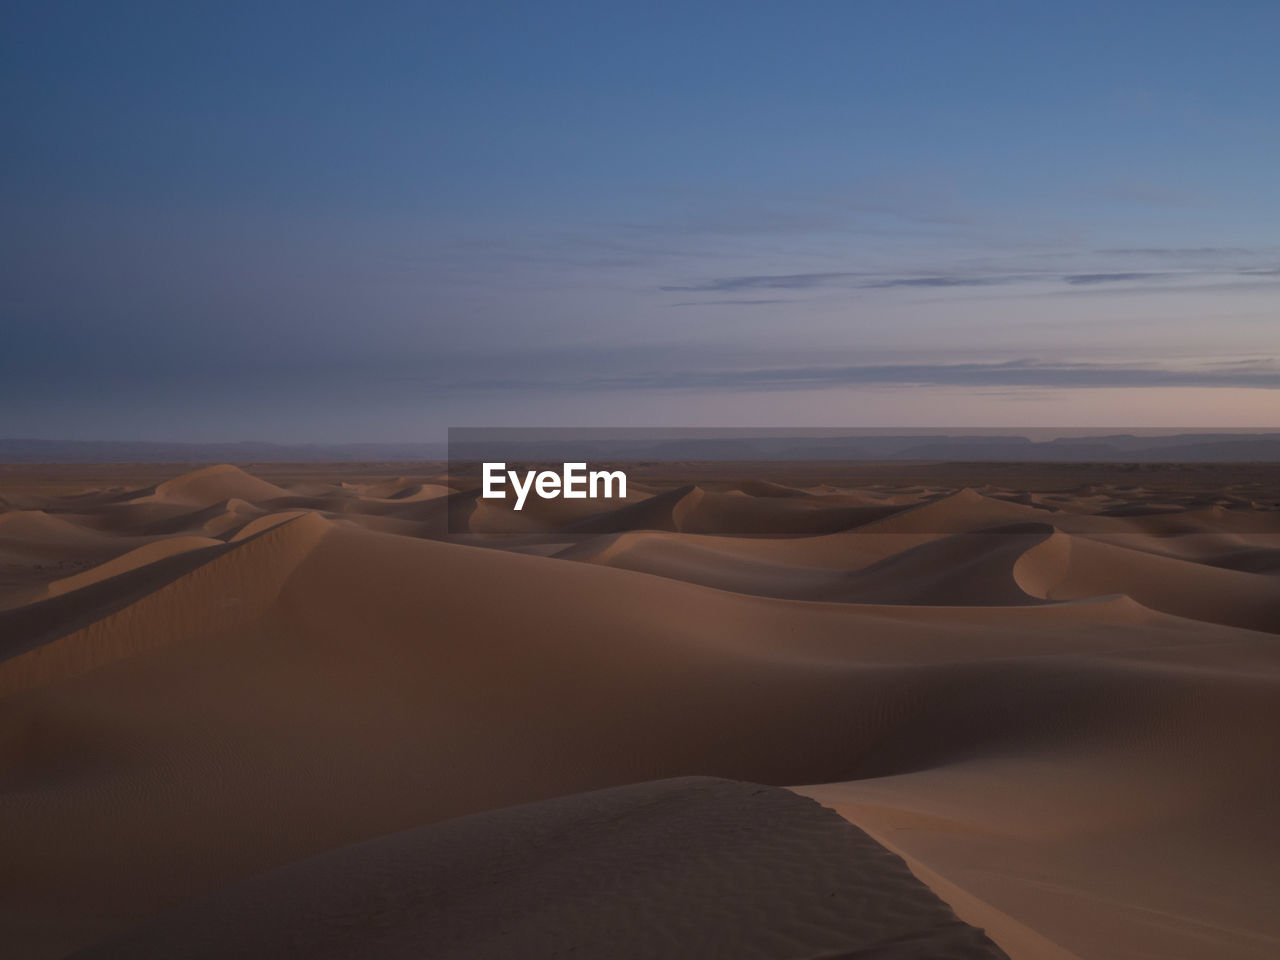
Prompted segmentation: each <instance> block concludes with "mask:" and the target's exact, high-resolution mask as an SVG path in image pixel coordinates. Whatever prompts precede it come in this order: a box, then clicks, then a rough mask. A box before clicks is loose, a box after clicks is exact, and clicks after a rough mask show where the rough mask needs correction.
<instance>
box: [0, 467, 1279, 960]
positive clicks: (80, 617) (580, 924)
mask: <svg viewBox="0 0 1280 960" xmlns="http://www.w3.org/2000/svg"><path fill="white" fill-rule="evenodd" d="M398 473H399V474H404V471H403V469H402V470H400V471H399V472H398ZM336 480H337V478H336V477H335V482H330V483H328V484H324V485H319V484H317V483H316V481H315V480H314V477H309V478H308V479H307V483H308V484H309V486H306V487H305V489H304V487H303V485H301V484H296V483H294V482H292V481H290V480H289V478H287V477H281V478H280V482H279V483H270V482H265V481H261V486H258V485H257V484H258V483H259V482H260V481H258V480H257V479H256V478H254V477H252V476H250V475H249V474H247V473H245V472H244V471H240V470H236V469H235V468H213V469H212V470H201V471H199V472H197V473H196V474H192V475H188V476H186V477H179V478H176V479H174V480H168V481H164V482H160V483H158V484H156V485H154V488H153V489H152V488H146V487H143V488H139V490H140V492H139V493H138V495H136V496H129V495H120V494H119V493H114V494H112V495H111V496H101V497H99V496H97V495H95V496H94V497H76V496H71V497H55V496H49V497H46V498H45V499H44V500H43V501H40V502H32V501H31V500H30V496H31V495H26V494H24V497H27V498H28V499H24V500H23V503H24V507H25V508H26V509H24V510H21V511H19V510H10V511H8V512H6V513H2V514H0V556H20V555H25V554H23V551H29V550H31V549H33V548H32V544H33V543H34V544H37V545H39V544H44V549H47V551H48V552H49V553H50V554H51V555H61V553H62V552H64V551H65V552H66V554H67V555H68V556H70V555H73V554H76V551H82V552H83V553H82V554H78V555H84V556H93V557H99V558H100V559H99V561H98V562H97V563H96V564H95V565H93V566H92V568H86V569H84V570H77V571H74V572H70V573H67V574H66V575H64V576H60V577H54V578H52V580H51V581H50V582H49V583H47V584H42V585H41V586H40V589H41V590H42V591H43V593H42V594H41V595H40V597H38V598H33V599H31V600H30V601H29V602H25V603H22V604H20V605H18V606H15V607H12V608H11V609H9V610H0V656H3V657H4V659H3V660H2V661H0V691H3V693H4V694H5V697H4V699H3V700H0V711H3V714H4V718H5V723H4V724H3V725H0V771H2V773H0V776H2V777H3V781H2V782H3V784H4V787H3V790H2V791H0V836H3V837H4V846H5V851H6V852H5V864H6V871H5V874H6V880H5V886H4V889H3V894H2V895H0V930H3V931H4V933H5V935H6V942H7V943H8V944H9V945H10V946H11V948H12V950H13V951H15V952H14V954H13V955H15V956H19V957H24V958H25V957H30V958H55V957H62V956H66V955H68V954H70V953H73V952H75V951H83V955H84V956H85V957H102V958H106V957H117V956H119V957H124V956H130V957H133V956H138V957H145V956H162V955H163V956H174V955H184V956H214V955H217V956H230V955H235V956H255V955H256V956H279V955H282V949H283V948H281V947H280V944H284V943H290V944H294V945H295V946H296V945H297V944H298V943H299V942H302V943H305V944H306V945H307V948H306V950H305V951H304V952H306V955H308V956H329V955H332V956H335V957H336V956H353V955H359V956H370V957H379V956H388V957H390V956H402V955H404V950H405V949H407V947H406V946H405V945H406V944H422V943H424V942H430V943H431V944H432V955H438V956H458V957H484V956H559V955H564V953H565V951H567V950H568V949H569V947H570V946H576V947H577V948H578V951H579V953H580V954H581V955H589V956H606V955H607V956H632V955H634V956H653V955H664V956H681V955H685V956H709V955H716V952H717V949H719V948H722V947H732V949H733V951H734V955H735V956H737V955H741V956H769V957H774V956H776V957H788V958H797V960H798V958H801V957H815V956H829V957H837V956H841V957H843V956H860V957H862V956H865V957H868V958H871V957H884V958H891V957H904V958H906V957H925V956H928V957H935V956H957V957H969V956H973V957H980V956H999V955H1000V954H999V953H998V952H995V948H993V947H992V946H990V945H989V944H987V943H986V942H985V941H984V940H983V939H982V938H981V936H980V934H978V933H977V932H976V930H975V927H981V928H985V929H986V930H987V932H988V933H989V934H990V936H991V937H992V939H993V940H994V941H995V943H996V944H998V946H999V947H1000V948H1001V949H1003V950H1004V951H1005V953H1007V954H1008V955H1009V956H1012V957H1014V958H1015V960H1023V958H1041V960H1050V958H1053V960H1062V958H1070V957H1076V958H1078V960H1092V958H1113V957H1114V958H1139V957H1151V956H1160V957H1168V958H1188V960H1189V958H1200V957H1206V956H1212V957H1215V958H1216V957H1223V958H1260V957H1270V956H1274V955H1275V953H1276V949H1277V945H1280V922H1278V921H1277V918H1276V916H1275V912H1274V909H1273V908H1274V903H1275V902H1276V900H1277V898H1278V897H1280V871H1277V870H1276V868H1275V867H1274V865H1273V863H1272V858H1271V857H1269V856H1267V855H1265V854H1264V852H1265V851H1268V850H1270V849H1272V848H1274V847H1275V843H1276V840H1280V837H1278V836H1277V829H1278V828H1277V827H1276V825H1275V818H1274V812H1275V809H1276V808H1277V803H1278V802H1280V774H1277V772H1276V767H1275V764H1274V757H1275V756H1276V755H1277V751H1280V642H1278V641H1277V638H1276V637H1275V633H1276V632H1277V631H1280V620H1278V619H1277V613H1276V610H1277V598H1278V597H1280V580H1278V579H1277V578H1276V577H1275V576H1273V575H1270V574H1268V573H1266V572H1263V570H1264V569H1265V562H1263V561H1265V560H1266V558H1267V557H1269V556H1270V555H1272V552H1273V551H1276V550H1280V543H1277V542H1276V541H1275V540H1274V539H1271V537H1272V536H1273V533H1272V531H1273V530H1274V529H1275V527H1274V521H1275V516H1274V514H1275V513H1276V511H1274V510H1271V509H1270V508H1269V507H1267V506H1266V505H1263V506H1254V505H1253V504H1254V503H1261V501H1259V500H1258V499H1257V498H1256V497H1244V496H1239V497H1236V500H1237V501H1239V502H1233V503H1232V504H1231V505H1229V506H1223V505H1222V504H1215V503H1214V502H1213V501H1214V500H1216V499H1222V497H1221V496H1220V494H1221V490H1222V489H1229V488H1231V484H1230V483H1227V482H1225V481H1224V482H1221V483H1219V485H1218V487H1215V488H1213V489H1208V490H1205V491H1203V492H1202V493H1199V494H1198V495H1197V496H1194V497H1192V496H1190V495H1189V494H1188V495H1186V496H1184V495H1183V493H1185V491H1184V492H1183V493H1179V494H1178V496H1177V497H1174V496H1173V493H1170V492H1169V491H1167V490H1159V491H1147V490H1134V491H1128V493H1130V494H1132V496H1133V499H1134V502H1136V503H1138V504H1139V505H1143V504H1148V503H1150V502H1157V503H1161V504H1164V506H1161V507H1160V510H1161V511H1165V512H1160V513H1148V512H1143V511H1138V512H1135V513H1130V514H1125V512H1124V511H1122V510H1118V509H1117V505H1118V504H1121V503H1123V502H1125V498H1126V491H1125V490H1123V489H1120V485H1118V484H1116V483H1114V482H1105V481H1099V482H1098V483H1096V484H1091V485H1088V487H1087V489H1084V488H1083V487H1082V485H1081V484H1080V483H1079V482H1078V478H1075V479H1073V482H1072V483H1071V484H1070V485H1063V486H1061V487H1060V488H1058V489H1036V490H1034V491H1031V490H1019V489H1017V488H1013V487H997V486H991V485H987V486H984V487H983V488H982V492H981V493H979V492H977V491H976V490H974V489H967V488H963V487H957V488H953V489H952V490H950V491H948V490H944V489H939V488H938V487H937V486H936V485H935V484H918V483H906V482H904V483H901V484H898V485H896V486H895V485H892V484H883V483H882V484H879V485H878V486H877V488H875V489H872V488H865V489H863V488H859V487H856V486H852V485H849V484H848V483H845V482H840V483H831V484H826V485H824V484H820V483H799V482H795V483H791V482H788V483H782V482H779V483H777V484H773V483H769V482H764V481H761V480H760V478H753V480H752V482H743V483H742V484H734V483H733V482H731V481H725V480H716V481H714V482H711V481H708V482H704V483H699V484H688V483H681V482H679V478H672V479H670V480H665V479H660V478H659V479H654V480H653V481H652V482H646V483H644V484H643V485H637V491H636V495H635V497H634V500H633V501H631V502H627V503H624V504H622V505H620V506H617V507H615V508H614V509H610V510H605V511H600V510H598V509H594V510H586V511H584V510H582V509H581V508H580V504H573V505H572V507H571V508H568V509H564V510H561V509H553V508H546V509H540V510H537V511H534V512H532V513H531V515H530V516H531V519H530V523H529V525H528V530H527V531H526V532H524V533H522V534H515V533H512V532H510V530H509V528H506V527H504V526H503V524H502V523H500V522H499V521H501V520H502V516H501V515H500V514H499V513H497V512H495V511H494V510H493V508H492V506H491V505H489V504H479V505H477V501H476V500H475V497H474V495H469V494H467V493H466V492H465V491H461V492H454V490H455V485H451V484H454V483H455V482H454V481H451V484H445V483H443V482H441V481H442V478H438V477H433V476H422V477H415V476H408V475H396V476H392V477H389V478H387V479H386V481H385V482H378V481H376V480H375V479H370V478H364V479H362V480H360V482H352V483H349V484H347V485H341V484H339V483H338V482H336ZM826 487H830V488H831V489H829V490H828V489H826ZM437 488H438V489H437ZM148 490H150V492H148ZM446 490H447V491H449V492H442V491H446ZM424 492H425V493H424ZM1175 493H1176V491H1175ZM246 494H248V496H246ZM425 494H430V496H427V495H425ZM1023 494H1026V496H1025V497H1023V496H1022V495H1023ZM1049 497H1053V498H1054V499H1053V501H1052V504H1053V509H1042V508H1040V507H1038V506H1036V503H1035V501H1036V500H1037V498H1038V499H1039V500H1040V501H1041V502H1042V503H1043V502H1046V501H1047V500H1048V498H1049ZM1019 498H1021V499H1024V500H1026V501H1028V502H1017V500H1018V499H1019ZM37 499H38V498H37ZM1166 501H1168V502H1175V503H1176V504H1178V505H1179V506H1178V509H1179V510H1181V512H1182V513H1183V514H1185V516H1184V517H1183V519H1182V520H1178V519H1177V518H1178V514H1176V513H1174V514H1170V513H1168V512H1167V511H1166V510H1165V507H1166V506H1167V503H1166ZM175 508H176V509H175ZM33 510H34V512H33ZM210 511H212V512H210ZM450 516H451V518H452V520H451V523H452V527H453V533H452V535H450V531H449V526H448V525H446V523H445V520H446V518H447V517H450ZM216 517H234V518H236V519H237V521H240V520H243V522H234V523H233V522H226V523H222V522H212V521H213V519H214V518H216ZM797 519H798V521H799V524H800V527H799V529H797ZM158 523H162V524H165V525H168V526H173V527H174V529H173V531H172V533H171V534H169V535H168V536H167V537H163V538H158V537H157V535H156V534H154V533H152V532H149V533H138V532H137V531H139V530H146V531H154V530H155V529H156V527H157V524H158ZM810 525H812V527H810ZM494 527H497V528H498V529H501V530H503V532H502V534H501V535H498V534H495V533H493V532H492V530H493V528H494ZM698 530H706V531H708V532H696V531H698ZM131 531H132V532H131ZM116 541H118V543H117V544H116V545H115V546H112V547H111V548H110V549H108V548H107V546H106V545H107V544H109V543H113V542H116ZM5 551H7V553H6V552H5ZM95 551H96V552H95ZM1242 553H1243V554H1244V555H1248V556H1250V557H1254V558H1255V560H1254V561H1253V562H1255V563H1257V564H1258V565H1259V567H1261V568H1262V569H1258V570H1250V569H1234V568H1232V567H1230V566H1227V565H1224V564H1223V563H1222V561H1223V559H1224V558H1226V557H1235V556H1237V555H1241V554H1242ZM32 589H34V588H32ZM673 777H676V778H680V777H720V778H728V779H730V780H733V781H742V782H746V783H762V784H773V785H780V786H785V785H795V787H796V790H798V791H799V792H801V793H804V794H806V795H808V796H812V797H815V798H817V799H818V800H819V801H820V802H821V803H823V804H825V805H827V806H828V807H830V808H831V809H833V810H835V811H838V812H839V813H840V814H842V815H843V816H844V817H845V818H846V819H847V820H848V821H849V822H851V823H852V824H855V825H857V826H858V827H861V828H862V829H864V830H866V831H867V832H868V833H869V834H870V836H871V837H872V838H874V839H875V840H876V841H878V842H879V844H881V845H882V846H878V845H876V844H875V843H872V842H871V840H869V839H867V838H866V837H864V836H863V835H862V834H861V833H859V832H858V831H856V830H854V829H853V827H847V828H846V827H845V826H844V824H843V823H842V822H841V821H840V820H838V819H835V818H834V817H833V816H832V815H830V814H828V813H825V812H824V811H823V810H822V809H821V808H819V807H817V806H815V805H813V804H811V803H809V802H807V801H803V800H800V799H799V798H798V797H796V795H795V794H794V793H788V792H786V791H782V790H774V789H765V788H760V787H750V786H744V785H743V783H725V782H723V781H717V780H681V781H675V782H670V781H664V778H673ZM648 781H660V782H658V783H647V784H646V782H648ZM628 784H631V785H633V786H626V785H628ZM635 784H646V785H643V786H634V785H635ZM605 788H617V789H610V790H608V792H606V793H603V794H601V793H590V791H599V790H602V789H605ZM584 792H586V793H584ZM554 798H561V799H554ZM522 804H532V806H527V807H521V806H515V805H522ZM508 808H511V809H508ZM486 811H492V812H486ZM456 818H463V819H456ZM379 838H380V839H379ZM884 848H888V849H889V850H892V851H895V852H897V853H899V854H900V855H901V856H903V857H904V858H905V860H906V862H907V864H908V865H909V866H910V867H911V870H912V871H913V872H914V875H915V876H916V877H917V878H919V880H921V881H923V883H924V884H926V885H927V886H928V887H929V888H931V889H932V890H933V891H934V893H935V894H936V895H937V896H938V897H941V898H942V900H943V901H945V903H946V904H949V905H950V908H951V909H954V910H955V911H956V913H957V914H959V917H960V920H961V921H964V922H963V923H961V922H958V921H956V920H954V919H953V918H951V915H950V913H949V911H948V908H947V906H945V905H944V904H943V903H939V902H938V900H937V899H936V898H935V897H934V895H933V894H929V893H928V891H927V890H926V889H925V888H924V887H923V886H921V885H920V884H917V883H915V882H914V881H912V880H911V878H910V877H909V876H908V875H906V874H905V873H904V872H903V871H902V870H901V868H900V867H898V866H896V861H895V860H894V858H893V857H892V856H890V855H888V854H886V853H885V852H884ZM681 884H685V886H684V887H681V886H680V885H681ZM828 894H830V897H828V896H827V895H828ZM184 904H185V905H184ZM704 904H705V905H704ZM637 916H638V917H640V918H641V919H639V920H637V919H636V917H637ZM646 918H647V919H646ZM624 924H629V925H624ZM753 924H754V925H755V926H753ZM500 930H505V931H507V933H506V935H505V936H506V938H507V939H503V937H502V935H501V934H500V933H499V931H500ZM424 937H430V938H435V939H431V940H429V941H424V939H423V938H424ZM299 938H301V939H299ZM735 938H736V939H735ZM512 943H518V944H519V945H520V948H519V949H515V948H512V946H511V944H512ZM602 944H603V946H602ZM375 947H376V948H377V950H383V951H384V952H377V951H376V950H375ZM415 949H418V948H415ZM202 950H203V951H204V952H203V953H201V952H200V951H202ZM255 950H256V951H258V952H257V953H255V952H254V951H255ZM325 950H330V951H331V952H330V953H325V952H324V951H325ZM343 951H346V952H343ZM584 951H585V952H584ZM628 951H630V952H628ZM859 951H862V952H859ZM415 955H417V954H415Z"/></svg>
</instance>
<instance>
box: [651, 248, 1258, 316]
mask: <svg viewBox="0 0 1280 960" xmlns="http://www.w3.org/2000/svg"><path fill="white" fill-rule="evenodd" d="M1230 250H1243V248H1228V247H1220V248H1211V247H1204V248H1198V249H1194V250H1191V249H1188V250H1176V249H1169V250H1160V249H1158V248H1145V249H1144V248H1128V249H1125V250H1123V251H1122V250H1119V249H1117V250H1114V251H1110V252H1109V253H1108V255H1107V258H1108V259H1113V260H1124V259H1132V258H1134V257H1146V258H1150V257H1157V258H1171V259H1177V260H1187V259H1202V258H1204V257H1206V256H1211V255H1213V254H1210V251H1221V252H1223V254H1222V255H1226V254H1225V251H1230ZM1098 252H1099V253H1102V252H1103V251H1098ZM1254 257H1257V254H1254ZM1088 258H1089V254H1087V253H1075V254H1073V253H1070V252H1064V253H1062V254H1059V255H1058V259H1060V260H1062V261H1064V262H1069V261H1071V260H1076V261H1079V260H1081V259H1088ZM1255 264H1256V260H1255ZM1255 264H1249V263H1247V262H1245V261H1244V259H1243V258H1241V259H1239V260H1237V262H1235V263H1231V264H1226V265H1220V266H1215V265H1208V264H1201V265H1198V266H1192V265H1187V266H1182V265H1179V267H1178V268H1176V269H1166V270H1137V269H1132V270H1104V269H1098V270H1089V271H1068V270H1064V269H1062V268H1058V269H1054V268H1052V267H1046V266H1044V265H1031V264H1030V263H1029V262H1021V263H1014V264H1010V267H1011V269H1004V270H986V269H982V268H975V267H967V268H963V269H954V270H945V269H934V270H926V269H921V270H920V271H917V272H910V273H907V272H903V273H887V272H875V271H855V270H839V271H828V272H823V273H791V274H738V275H734V276H725V277H716V278H712V279H709V280H703V281H695V282H690V283H685V284H663V285H660V286H659V287H658V289H659V290H661V291H663V292H668V293H670V292H682V293H726V292H736V291H743V290H792V291H800V292H802V291H820V290H842V291H849V292H856V291H860V290H888V291H892V290H906V291H912V290H915V291H929V290H937V291H945V290H948V289H961V290H963V289H965V288H972V287H996V286H1000V287H1023V288H1026V290H1027V291H1031V290H1034V292H1035V293H1036V295H1039V296H1054V295H1058V296H1068V295H1071V294H1072V293H1077V292H1080V291H1079V290H1078V289H1073V288H1082V287H1083V288H1089V287H1103V286H1112V285H1114V286H1115V287H1117V288H1123V287H1124V286H1125V285H1126V284H1129V285H1134V286H1132V289H1133V290H1142V291H1149V290H1152V289H1158V288H1160V287H1161V286H1166V285H1167V286H1169V287H1171V288H1174V287H1178V286H1179V285H1181V286H1183V287H1184V288H1189V287H1190V285H1192V284H1201V285H1204V284H1206V283H1211V284H1213V286H1214V288H1220V287H1223V286H1230V285H1232V284H1237V285H1239V286H1240V287H1241V288H1245V287H1248V286H1249V285H1251V284H1252V285H1256V284H1257V283H1258V282H1259V279H1260V278H1267V277H1274V276H1280V268H1277V267H1272V266H1259V265H1255ZM1139 284H1140V286H1138V285H1139ZM1055 288H1057V289H1056V290H1055ZM1011 292H1015V293H1016V292H1017V291H1011ZM700 302H702V303H708V304H711V303H714V304H718V305H726V304H732V303H734V302H735V301H733V300H713V301H700ZM736 302H741V303H758V302H761V301H755V300H743V301H736ZM767 302H782V301H767ZM679 305H680V306H689V305H691V304H690V302H682V303H681V304H679ZM673 306H674V304H673Z"/></svg>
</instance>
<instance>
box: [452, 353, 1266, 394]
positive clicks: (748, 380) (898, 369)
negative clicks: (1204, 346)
mask: <svg viewBox="0 0 1280 960" xmlns="http://www.w3.org/2000/svg"><path fill="white" fill-rule="evenodd" d="M450 386H451V387H453V388H468V387H469V388H473V389H486V390H490V389H516V390H538V389H556V390H562V389H570V390H576V391H589V392H602V391H613V390H734V391H742V390H748V391H756V390H811V389H823V388H833V387H863V386H900V387H973V388H984V389H986V388H1020V387H1027V388H1042V389H1062V390H1073V389H1090V388H1092V389H1098V388H1151V387H1175V388H1181V387H1211V388H1234V389H1259V390H1280V364H1277V362H1276V361H1275V360H1274V359H1270V358H1267V359H1250V360H1243V361H1229V362H1222V363H1201V364H1198V365H1194V366H1182V367H1178V366H1173V365H1171V364H1168V363H1148V364H1136V363H1130V364H1124V363H1101V362H1092V361H1080V362H1061V361H1042V360H1035V359H1021V360H1008V361H1000V362H987V363H983V362H978V363H899V364H854V365H842V366H785V367H781V366H780V367H743V368H740V369H701V370H698V369H692V370H682V371H667V372H661V373H647V374H630V375H621V376H594V377H581V378H578V379H575V380H566V379H563V378H561V379H557V380H556V381H554V383H550V382H540V381H537V380H531V379H524V378H520V377H512V378H508V379H503V380H488V379H486V380H479V381H473V382H469V383H468V382H454V383H453V384H451V385H450Z"/></svg>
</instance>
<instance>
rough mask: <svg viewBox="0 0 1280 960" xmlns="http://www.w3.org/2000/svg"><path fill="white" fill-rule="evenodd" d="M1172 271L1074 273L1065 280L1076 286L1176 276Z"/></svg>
mask: <svg viewBox="0 0 1280 960" xmlns="http://www.w3.org/2000/svg"><path fill="white" fill-rule="evenodd" d="M1174 276H1178V274H1172V273H1073V274H1070V275H1068V276H1065V277H1063V278H1062V279H1063V281H1064V282H1066V283H1070V284H1072V285H1075V286H1080V285H1085V284H1093V283H1128V282H1130V281H1132V280H1154V279H1156V278H1158V277H1174Z"/></svg>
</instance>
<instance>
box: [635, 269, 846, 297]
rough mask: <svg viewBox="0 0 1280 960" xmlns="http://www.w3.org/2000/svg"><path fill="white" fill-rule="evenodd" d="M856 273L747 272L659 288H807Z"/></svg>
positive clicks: (703, 290)
mask: <svg viewBox="0 0 1280 960" xmlns="http://www.w3.org/2000/svg"><path fill="white" fill-rule="evenodd" d="M856 276H858V274H856V273H783V274H763V275H762V274H748V275H746V276H738V277H719V278H717V279H715V280H708V281H706V282H705V283H693V284H685V285H683V286H681V285H671V286H664V287H660V288H659V289H660V290H666V291H679V292H684V293H727V292H731V291H734V290H808V289H811V288H813V287H821V286H825V285H827V284H829V283H830V282H831V281H833V280H847V279H848V278H850V277H856Z"/></svg>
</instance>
